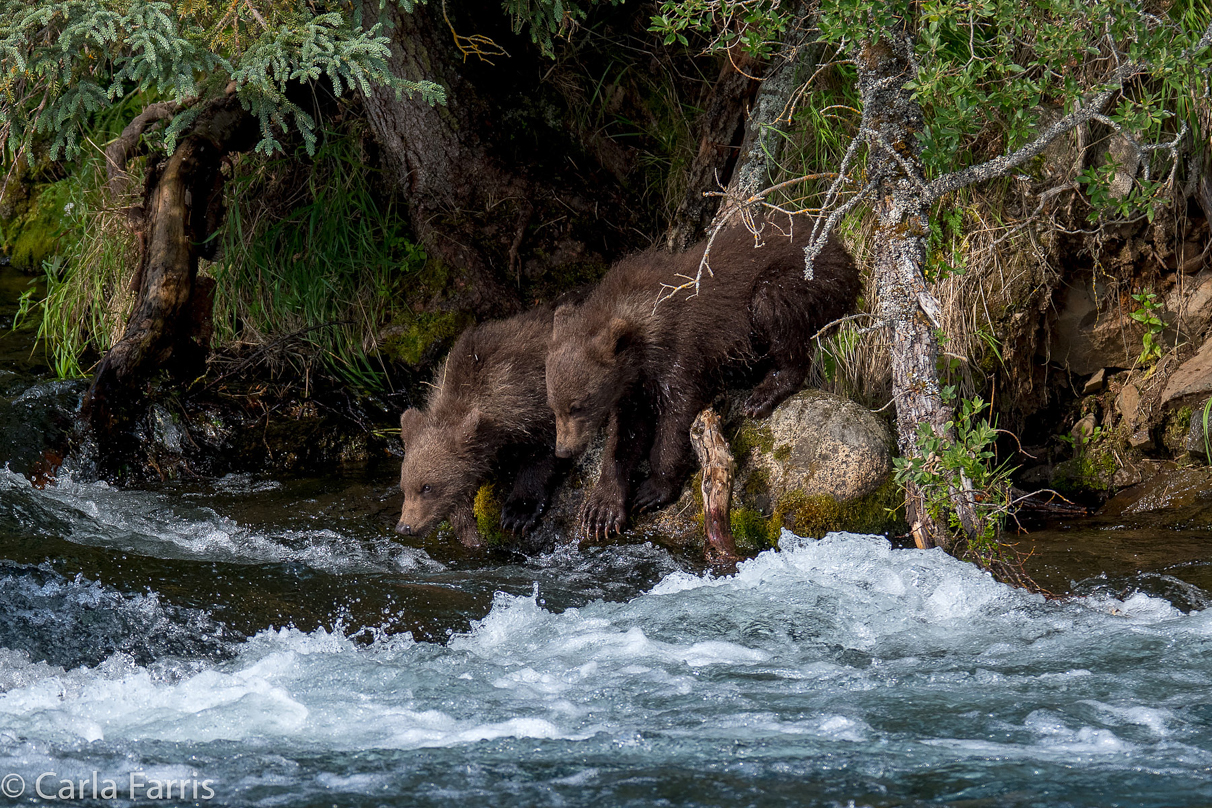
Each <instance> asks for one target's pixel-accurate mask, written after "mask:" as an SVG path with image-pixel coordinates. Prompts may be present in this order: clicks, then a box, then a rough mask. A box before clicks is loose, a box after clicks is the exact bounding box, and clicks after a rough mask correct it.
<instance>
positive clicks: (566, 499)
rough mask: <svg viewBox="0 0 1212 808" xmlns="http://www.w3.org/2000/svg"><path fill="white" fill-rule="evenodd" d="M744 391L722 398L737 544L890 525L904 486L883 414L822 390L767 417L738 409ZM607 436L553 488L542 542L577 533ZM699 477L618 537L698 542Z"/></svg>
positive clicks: (747, 546)
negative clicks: (787, 533) (732, 463)
mask: <svg viewBox="0 0 1212 808" xmlns="http://www.w3.org/2000/svg"><path fill="white" fill-rule="evenodd" d="M742 400H743V397H740V396H733V397H730V398H729V399H728V400H727V401H726V402H725V404H724V405H723V406H722V407H721V408H719V410H720V411H722V413H723V414H724V418H725V437H727V438H728V440H729V443H730V446H731V448H732V451H733V455H734V458H735V459H736V462H737V473H736V476H735V478H734V481H733V492H732V531H733V535H734V537H735V538H736V542H737V547H738V549H740V550H741V551H742V552H745V553H756V552H758V551H760V550H763V549H765V548H767V547H772V546H775V545H776V543H777V541H778V537H779V534H780V533H781V531H782V529H783V528H784V527H786V528H789V529H790V530H792V531H794V532H796V533H798V534H800V535H806V536H822V535H824V534H825V533H827V532H829V531H832V530H852V531H856V532H868V533H879V532H886V531H888V530H890V529H894V527H895V526H896V525H897V524H898V523H899V521H900V517H899V509H900V506H901V504H902V495H901V493H900V491H899V489H898V488H897V486H896V485H895V483H893V482H892V479H891V472H892V438H891V435H890V433H889V431H888V428H887V427H886V426H885V425H884V423H883V422H882V421H881V420H880V419H879V418H877V417H876V416H875V415H873V414H872V413H871V412H870V411H868V410H867V409H865V408H863V407H861V406H859V405H858V404H855V403H854V402H851V401H848V400H847V399H844V398H840V397H838V396H834V395H831V394H828V393H823V392H821V391H818V390H807V391H804V392H802V393H800V394H798V395H796V396H794V397H792V398H791V399H789V400H788V401H786V402H784V403H783V404H782V405H781V406H780V407H779V408H778V409H776V410H775V411H774V413H773V414H772V415H771V416H770V418H768V419H766V420H764V421H752V420H749V419H747V418H744V417H742V416H740V414H739V413H740V406H739V404H740V402H741V401H742ZM601 444H602V441H601V440H600V439H599V440H598V441H597V443H596V444H595V445H594V447H593V448H592V449H590V451H589V452H587V453H586V454H585V456H584V457H582V458H581V460H580V461H579V462H578V464H577V466H576V468H575V469H574V470H573V471H572V473H571V474H570V476H569V479H568V480H567V481H566V482H565V484H564V485H563V486H562V487H561V489H560V490H559V491H558V492H557V493H556V496H555V500H554V502H553V503H552V505H551V507H550V509H549V510H548V513H547V515H546V517H545V518H544V520H543V523H542V526H541V527H540V528H539V532H540V534H541V535H542V536H543V537H544V539H545V543H546V544H548V545H551V544H556V543H563V542H567V541H569V540H570V539H572V538H573V537H576V527H577V516H578V514H579V512H580V507H581V502H582V500H583V497H584V494H585V492H586V491H588V490H589V489H590V488H591V487H592V486H593V484H594V482H595V481H596V480H597V475H598V469H599V467H600V465H601ZM700 482H701V476H700V475H698V474H695V475H693V476H692V477H691V479H690V480H689V481H688V482H687V484H686V487H685V489H684V490H683V492H682V495H681V497H680V498H679V499H678V500H677V501H676V502H675V503H673V504H672V505H669V506H668V507H666V508H663V509H661V510H660V511H658V512H656V513H651V514H644V515H642V516H639V517H633V518H632V520H631V522H630V524H629V529H628V531H627V534H626V535H624V536H623V537H622V538H621V539H620V540H622V541H634V540H637V539H648V540H651V541H654V542H658V543H661V544H666V545H670V546H673V547H675V548H677V549H682V550H688V551H692V552H698V551H701V548H702V545H703V504H702V494H701V492H700V488H699V486H700ZM591 538H592V537H591ZM612 540H613V539H612Z"/></svg>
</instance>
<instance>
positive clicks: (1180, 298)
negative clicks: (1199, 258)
mask: <svg viewBox="0 0 1212 808" xmlns="http://www.w3.org/2000/svg"><path fill="white" fill-rule="evenodd" d="M1165 305H1166V314H1164V315H1163V319H1164V320H1165V321H1166V324H1167V325H1169V326H1170V327H1172V328H1173V329H1174V330H1175V338H1176V339H1184V340H1186V339H1191V338H1193V337H1195V338H1197V337H1200V336H1202V335H1203V333H1204V332H1205V331H1207V330H1208V326H1209V325H1212V270H1204V271H1202V272H1199V273H1197V274H1195V275H1192V276H1191V277H1189V278H1182V279H1181V280H1180V281H1179V282H1178V283H1175V284H1174V287H1173V288H1172V289H1171V290H1170V291H1169V293H1167V294H1166V297H1165Z"/></svg>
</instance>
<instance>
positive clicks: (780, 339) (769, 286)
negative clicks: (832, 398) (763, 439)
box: [744, 269, 813, 418]
mask: <svg viewBox="0 0 1212 808" xmlns="http://www.w3.org/2000/svg"><path fill="white" fill-rule="evenodd" d="M796 271H798V270H796ZM808 292H809V289H808V287H807V282H806V281H804V280H803V279H802V278H798V277H794V276H791V273H788V272H786V271H784V270H781V269H776V270H774V271H771V272H768V273H766V275H764V276H763V277H762V278H760V279H758V282H757V284H756V285H755V287H754V292H753V304H752V309H751V312H750V327H751V328H752V330H753V335H754V338H755V342H757V343H759V344H761V345H763V346H764V347H765V348H766V355H767V356H768V357H769V359H770V361H771V362H773V364H774V367H772V368H771V369H770V371H769V372H768V373H767V374H766V377H765V378H764V379H762V381H761V382H759V383H758V385H757V387H755V388H753V392H752V393H750V394H749V398H748V399H746V401H745V405H744V412H745V415H746V416H748V417H749V418H765V417H767V416H768V415H770V413H772V412H774V408H775V407H777V406H778V405H780V404H782V403H783V402H784V401H786V400H787V398H788V397H790V396H791V395H793V394H794V393H796V392H798V391H799V389H800V388H801V387H802V386H803V385H804V380H805V379H806V378H808V370H809V369H810V368H811V367H812V345H811V343H810V340H808V339H807V338H805V336H804V335H805V334H811V333H812V321H813V317H812V314H811V313H810V309H811V303H812V300H811V295H810V294H806V293H808Z"/></svg>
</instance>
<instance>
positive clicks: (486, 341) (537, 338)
mask: <svg viewBox="0 0 1212 808" xmlns="http://www.w3.org/2000/svg"><path fill="white" fill-rule="evenodd" d="M553 310H554V306H551V305H545V306H540V307H538V308H536V309H532V310H531V311H528V312H526V313H524V314H520V315H517V316H516V317H511V318H510V319H507V320H499V321H494V322H488V323H484V324H482V325H478V326H473V327H472V328H469V329H468V330H466V331H464V332H463V333H462V335H460V336H459V339H458V340H457V341H456V342H455V344H454V347H453V348H451V350H450V354H449V355H448V356H447V357H446V361H445V362H443V363H442V366H441V367H440V368H439V369H438V374H437V380H436V383H435V386H434V389H433V391H432V393H431V394H430V396H429V400H428V402H427V403H426V405H425V409H424V410H423V411H422V410H418V409H409V410H405V412H404V414H403V415H401V416H400V437H401V439H402V440H403V441H404V463H403V466H402V467H401V468H400V490H401V491H403V492H404V507H403V508H402V509H401V511H400V522H399V524H397V525H396V531H397V532H399V533H402V534H404V535H406V536H425V535H428V534H429V533H430V532H431V531H432V530H433V529H434V527H436V526H437V524H438V523H439V522H440V521H442V520H443V519H449V520H450V523H451V525H452V526H453V527H454V530H455V534H456V535H457V536H458V538H459V541H461V542H462V543H463V544H465V545H467V546H468V547H475V546H479V545H480V544H481V540H480V535H479V532H478V531H477V530H476V520H475V516H474V515H473V514H472V506H473V504H474V501H475V495H476V491H477V490H478V489H479V487H480V486H481V485H483V484H484V483H485V482H487V481H488V480H489V479H490V478H492V477H493V476H494V475H497V476H498V477H499V478H504V479H505V480H508V478H510V477H512V478H513V486H512V489H511V492H510V494H509V497H508V498H507V499H506V500H505V502H504V504H503V505H502V508H501V525H502V527H504V528H505V529H506V530H510V531H513V532H515V533H517V534H518V535H524V534H525V533H527V532H528V531H530V530H531V529H532V528H533V527H534V526H535V524H536V523H537V522H538V519H539V516H540V515H541V514H542V512H543V510H544V509H545V508H546V507H547V501H548V498H549V497H550V495H551V491H552V488H553V486H554V483H555V480H556V477H557V471H558V468H557V467H558V466H562V465H566V464H562V463H560V462H559V461H557V460H556V457H555V455H554V448H555V418H554V416H553V415H552V412H551V408H550V407H548V406H547V398H546V393H545V386H544V369H543V368H544V360H545V358H546V354H547V343H548V340H549V339H550V337H551V322H552V312H553Z"/></svg>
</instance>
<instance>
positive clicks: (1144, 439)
mask: <svg viewBox="0 0 1212 808" xmlns="http://www.w3.org/2000/svg"><path fill="white" fill-rule="evenodd" d="M1128 445H1129V446H1131V447H1132V448H1133V449H1136V450H1138V451H1142V452H1143V451H1146V450H1148V449H1152V448H1153V447H1154V443H1153V435H1152V434H1150V432H1149V430H1148V429H1138V430H1136V431H1135V432H1133V433H1132V434H1131V435H1129V436H1128Z"/></svg>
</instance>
